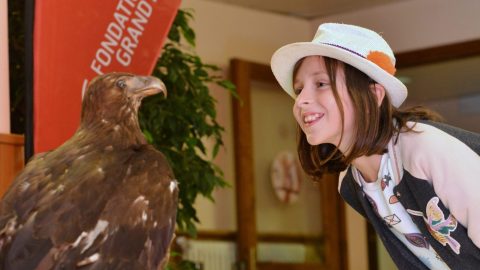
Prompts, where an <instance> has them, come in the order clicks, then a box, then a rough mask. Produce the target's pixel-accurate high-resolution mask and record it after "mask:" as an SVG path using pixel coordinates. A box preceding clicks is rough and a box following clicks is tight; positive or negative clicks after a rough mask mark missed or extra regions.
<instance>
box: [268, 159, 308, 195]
mask: <svg viewBox="0 0 480 270" xmlns="http://www.w3.org/2000/svg"><path fill="white" fill-rule="evenodd" d="M301 177H302V174H301V170H300V164H299V162H298V159H297V157H296V155H295V154H293V153H292V152H291V151H282V152H280V153H278V154H277V155H276V156H275V158H274V160H273V163H272V166H271V170H270V178H271V182H272V187H273V190H274V192H275V195H276V196H277V198H278V199H279V200H280V201H281V202H283V203H286V204H291V203H294V202H296V201H297V200H298V196H299V195H300V187H301V182H302V179H301Z"/></svg>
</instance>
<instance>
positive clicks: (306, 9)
mask: <svg viewBox="0 0 480 270" xmlns="http://www.w3.org/2000/svg"><path fill="white" fill-rule="evenodd" d="M208 1H212V2H221V3H225V4H230V5H235V6H242V7H245V8H251V9H255V10H260V11H268V12H273V13H279V14H284V15H289V16H294V17H298V18H302V19H308V20H310V19H315V18H319V17H323V16H328V15H333V14H338V13H344V12H348V11H353V10H359V9H365V8H371V7H374V6H378V5H383V4H389V3H394V2H400V1H406V0H208Z"/></svg>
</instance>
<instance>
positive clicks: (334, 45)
mask: <svg viewBox="0 0 480 270" xmlns="http://www.w3.org/2000/svg"><path fill="white" fill-rule="evenodd" d="M320 43H322V44H325V45H330V46H333V47H337V48H340V49H342V50H345V51H349V52H351V53H353V54H356V55H358V56H360V57H362V58H365V56H363V55H361V54H359V53H358V52H356V51H354V50H350V49H348V48H345V47H343V46H340V45H337V44H333V43H326V42H320Z"/></svg>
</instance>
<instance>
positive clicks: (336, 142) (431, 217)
mask: <svg viewBox="0 0 480 270" xmlns="http://www.w3.org/2000/svg"><path fill="white" fill-rule="evenodd" d="M271 67H272V70H273V73H274V75H275V77H276V78H277V80H278V82H279V83H280V85H281V86H282V88H283V89H284V90H285V91H286V92H287V93H288V94H289V95H290V96H292V97H293V98H294V99H295V104H294V106H293V114H294V116H295V119H296V120H297V122H298V126H299V138H298V155H299V158H300V162H301V164H302V167H303V169H304V170H305V172H306V173H307V174H309V175H310V176H312V177H313V178H314V179H316V180H320V179H321V177H322V175H323V173H326V172H341V173H340V177H339V192H340V194H341V195H342V197H343V198H344V199H345V201H346V202H347V203H348V204H350V205H351V206H352V207H353V208H354V209H355V210H356V211H358V212H359V213H360V214H362V215H363V216H364V217H365V218H367V219H368V220H369V221H370V222H371V223H372V224H373V227H374V228H375V230H376V232H377V233H378V235H379V236H380V238H381V239H382V241H383V243H384V245H385V247H386V248H387V250H388V252H389V253H390V255H391V256H392V259H393V260H394V262H395V263H396V265H397V266H398V268H399V269H408V270H412V269H480V249H479V247H480V209H479V208H480V195H479V194H478V193H479V192H480V156H479V154H478V153H479V152H480V135H478V134H475V133H472V132H468V131H465V130H461V129H458V128H455V127H451V126H448V125H445V124H440V123H438V122H434V121H432V120H436V117H435V115H434V114H432V113H431V112H429V111H428V110H426V109H422V108H415V109H410V110H399V109H398V107H399V106H400V105H401V104H402V103H403V101H404V100H405V98H406V97H407V89H406V87H405V85H403V83H402V82H400V81H399V80H398V79H397V78H395V77H394V74H395V57H394V55H393V52H392V50H391V49H390V47H389V46H388V44H387V43H386V42H385V40H384V39H383V38H382V37H381V36H380V35H378V34H377V33H375V32H373V31H371V30H368V29H365V28H361V27H358V26H353V25H346V24H333V23H327V24H322V25H320V27H319V28H318V31H317V33H316V35H315V37H314V39H313V40H312V42H298V43H293V44H289V45H286V46H284V47H282V48H280V49H279V50H277V51H276V52H275V53H274V55H273V57H272V61H271ZM425 120H429V121H425ZM327 233H328V232H327Z"/></svg>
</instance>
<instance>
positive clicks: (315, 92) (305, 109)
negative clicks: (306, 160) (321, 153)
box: [293, 56, 354, 153]
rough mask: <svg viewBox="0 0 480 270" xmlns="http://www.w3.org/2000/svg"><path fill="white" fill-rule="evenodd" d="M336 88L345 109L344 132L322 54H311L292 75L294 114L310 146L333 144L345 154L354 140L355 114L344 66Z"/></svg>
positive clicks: (338, 76)
mask: <svg viewBox="0 0 480 270" xmlns="http://www.w3.org/2000/svg"><path fill="white" fill-rule="evenodd" d="M336 72H337V73H336V87H337V91H338V95H339V96H340V100H341V101H342V105H343V110H344V120H345V122H344V133H343V138H342V142H341V145H339V142H340V137H341V136H342V118H341V114H340V109H339V107H338V105H337V102H336V101H335V97H334V95H333V89H332V87H331V84H330V80H329V77H328V73H327V69H326V67H325V62H324V60H323V57H321V56H308V57H306V58H305V59H304V60H303V62H302V63H301V65H300V67H299V69H298V72H297V74H296V76H295V77H294V78H293V81H294V82H293V88H294V89H295V92H296V94H297V98H296V99H295V104H294V106H293V115H294V116H295V119H296V120H297V122H298V124H299V125H300V127H301V129H302V130H303V132H304V133H305V135H306V138H307V141H308V143H309V144H311V145H318V144H322V143H331V144H334V145H336V146H337V147H338V148H339V149H340V151H342V152H343V153H346V151H347V150H348V146H349V145H350V143H351V142H352V138H351V135H350V134H351V133H352V130H353V122H354V113H353V107H352V101H351V99H350V97H349V95H348V92H347V87H346V85H345V75H344V72H343V68H342V67H341V65H338V68H337V71H336Z"/></svg>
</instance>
